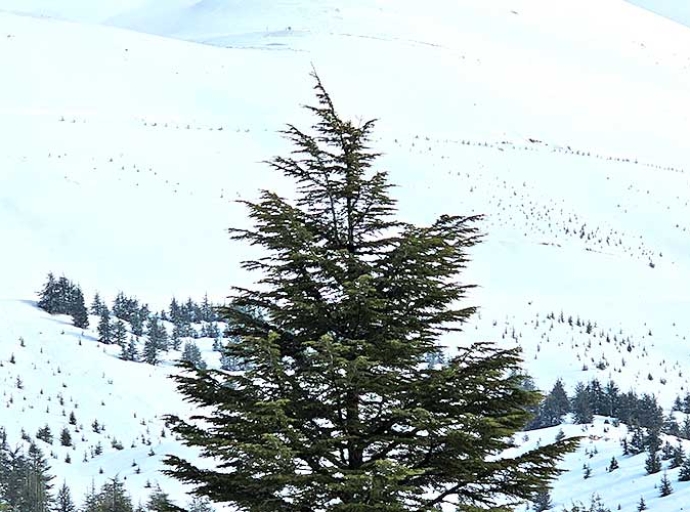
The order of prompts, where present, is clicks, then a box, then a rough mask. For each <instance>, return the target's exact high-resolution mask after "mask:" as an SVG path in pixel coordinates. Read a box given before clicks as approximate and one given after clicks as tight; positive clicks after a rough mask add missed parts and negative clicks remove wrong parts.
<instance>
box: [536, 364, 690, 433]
mask: <svg viewBox="0 0 690 512" xmlns="http://www.w3.org/2000/svg"><path fill="white" fill-rule="evenodd" d="M571 413H572V418H573V421H574V422H575V423H578V424H583V423H591V422H592V420H593V418H594V415H597V416H608V417H610V418H615V419H616V420H617V421H619V422H621V423H626V424H628V425H638V426H640V427H642V428H648V429H652V430H656V431H659V432H661V431H662V429H664V432H665V433H669V434H673V435H679V437H685V438H686V439H690V420H686V422H685V423H684V425H683V426H682V427H681V426H679V425H678V424H677V423H676V422H675V420H674V419H673V418H671V417H668V418H665V417H664V413H663V409H662V407H661V406H660V405H659V403H658V402H657V399H656V397H655V396H654V395H651V394H648V393H644V394H642V395H638V394H637V393H635V392H634V391H628V392H625V393H623V392H621V391H620V388H619V387H618V386H617V385H616V383H615V382H614V381H612V380H611V381H609V382H608V383H607V384H606V385H602V384H601V383H600V382H599V380H598V379H596V378H594V379H592V380H591V381H589V382H588V383H586V384H585V383H582V382H580V383H578V384H577V385H576V386H575V390H574V393H573V394H572V395H571V396H568V394H567V393H566V391H565V387H564V385H563V381H562V380H560V379H558V380H557V381H556V383H555V384H554V386H553V388H552V389H551V391H549V393H548V394H547V395H546V396H545V397H544V400H543V401H542V402H541V403H540V404H539V406H538V407H537V408H536V409H535V410H534V418H533V419H532V421H531V422H530V424H529V425H528V426H527V430H534V429H538V428H545V427H553V426H556V425H560V424H561V423H563V421H564V416H565V415H567V414H571ZM674 424H675V427H673V425H674ZM675 432H678V433H677V434H676V433H675ZM683 434H685V435H683Z"/></svg>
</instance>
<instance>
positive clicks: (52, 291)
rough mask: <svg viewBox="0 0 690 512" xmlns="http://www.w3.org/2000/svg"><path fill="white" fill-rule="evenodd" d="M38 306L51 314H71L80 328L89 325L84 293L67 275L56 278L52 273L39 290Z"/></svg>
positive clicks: (73, 320)
mask: <svg viewBox="0 0 690 512" xmlns="http://www.w3.org/2000/svg"><path fill="white" fill-rule="evenodd" d="M38 307H39V308H41V309H42V310H44V311H46V312H48V313H50V314H51V315H70V316H71V317H72V322H73V323H74V325H75V326H76V327H79V328H80V329H86V328H87V327H88V326H89V315H88V312H87V310H86V306H85V304H84V294H83V293H82V291H81V288H80V287H79V285H78V284H75V283H73V282H72V281H70V280H69V279H67V278H66V277H65V276H62V277H60V278H58V279H55V276H54V275H53V274H52V273H50V274H48V279H47V281H46V283H45V285H44V286H43V289H42V290H41V291H40V292H39V300H38Z"/></svg>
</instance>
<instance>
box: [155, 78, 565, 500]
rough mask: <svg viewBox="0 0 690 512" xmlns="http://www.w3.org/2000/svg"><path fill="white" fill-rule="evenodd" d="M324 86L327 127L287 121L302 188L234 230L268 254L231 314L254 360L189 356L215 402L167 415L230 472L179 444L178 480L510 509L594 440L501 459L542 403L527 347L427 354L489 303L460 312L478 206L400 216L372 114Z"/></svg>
mask: <svg viewBox="0 0 690 512" xmlns="http://www.w3.org/2000/svg"><path fill="white" fill-rule="evenodd" d="M316 91H317V96H318V99H319V105H318V106H317V107H310V109H311V111H312V112H313V113H314V114H315V115H316V117H317V124H316V126H315V127H314V128H315V134H314V135H310V134H307V133H303V132H302V131H300V130H299V129H297V128H296V127H294V126H289V127H288V128H287V130H286V131H285V132H284V134H285V135H286V137H287V138H288V139H289V140H290V141H291V142H292V143H293V144H294V146H295V150H294V152H293V156H292V157H288V158H283V157H277V158H275V159H274V160H272V161H271V162H270V165H271V166H272V167H273V168H274V169H276V170H278V171H280V172H282V173H283V174H284V175H285V176H287V177H288V178H291V179H293V180H294V181H295V182H296V183H297V194H296V199H295V200H294V201H293V202H288V201H287V200H285V199H283V198H282V197H280V196H279V195H278V194H276V193H274V192H269V191H264V192H262V195H261V199H260V201H259V202H258V203H250V202H245V204H246V206H247V207H248V209H249V212H250V217H251V219H252V221H253V222H254V229H251V230H237V229H233V230H231V234H232V237H233V238H234V239H236V240H244V241H247V242H249V243H250V244H253V245H257V246H260V247H262V248H263V249H264V250H265V251H266V253H267V254H266V256H265V257H263V258H261V259H259V260H255V261H249V262H245V264H244V267H245V268H246V269H249V270H256V271H259V272H260V273H261V276H262V277H261V280H260V287H259V288H260V289H257V290H251V289H239V288H238V289H235V295H234V296H233V297H232V303H231V305H230V306H229V307H227V308H224V309H222V310H221V311H222V314H223V315H224V316H225V319H226V320H227V321H228V324H229V329H228V334H229V335H230V336H236V337H237V338H238V340H239V341H238V342H236V343H228V345H227V349H226V351H227V353H228V355H229V356H231V357H235V358H237V359H238V360H240V361H243V362H244V363H245V364H246V367H247V368H248V369H246V370H245V371H244V372H236V373H228V372H224V371H215V370H197V369H195V368H194V367H193V365H191V364H187V365H186V369H187V370H188V372H187V373H186V374H183V375H179V376H177V377H175V379H176V381H177V384H178V387H179V389H180V391H181V392H182V393H183V394H184V395H185V397H186V398H187V400H189V401H190V402H192V403H194V404H196V405H200V406H206V407H208V409H206V410H207V411H209V412H208V413H205V414H204V415H201V413H200V415H199V416H195V417H193V418H191V419H190V420H188V421H185V420H183V419H181V418H178V417H175V416H170V417H168V418H167V419H168V421H169V422H170V423H171V424H172V425H173V430H174V432H175V433H176V434H177V435H180V436H182V437H183V438H184V440H185V442H186V444H188V445H191V446H198V447H201V448H202V449H203V453H204V455H206V456H207V457H216V458H217V459H216V460H219V461H220V466H219V468H218V469H219V470H213V469H201V468H199V467H196V466H195V465H194V464H192V463H190V462H188V461H186V460H183V459H181V458H179V457H177V456H168V457H167V458H166V463H167V465H168V468H169V469H168V470H167V471H166V472H167V474H169V475H172V476H174V477H176V478H178V479H179V480H181V481H183V482H188V483H191V484H194V485H196V487H197V488H196V493H197V494H198V495H202V496H208V497H209V498H211V499H212V500H214V501H221V502H229V503H231V504H233V506H235V507H237V508H238V509H239V510H242V511H248V512H278V511H279V512H305V511H310V512H311V511H314V510H318V511H325V512H364V511H371V512H373V511H376V512H404V511H417V512H431V511H435V510H438V507H437V506H439V505H441V504H445V503H448V502H451V501H453V500H457V501H458V502H459V504H460V508H461V509H462V508H464V509H466V510H478V509H480V508H481V509H490V508H491V507H494V510H498V509H499V505H498V503H501V504H504V503H505V502H506V501H507V502H511V503H513V502H516V501H518V500H522V499H530V498H531V497H532V496H534V495H535V493H536V492H539V491H541V490H543V489H544V486H545V485H546V484H547V483H548V481H549V480H550V479H551V478H553V477H555V476H556V475H558V474H559V470H558V469H557V467H556V465H557V462H558V460H560V458H561V457H562V455H563V454H564V453H566V452H568V451H570V450H572V449H574V448H575V446H576V444H577V442H578V441H577V440H575V439H570V440H563V441H561V442H560V443H557V444H552V445H547V446H543V447H540V448H538V449H536V450H532V451H528V452H526V453H524V454H522V455H519V456H516V457H515V458H511V459H506V458H501V457H500V455H501V454H502V453H503V452H504V450H506V449H508V448H511V447H513V446H514V442H513V441H512V435H513V434H514V433H515V432H516V431H518V430H519V429H521V428H522V427H523V426H524V425H525V424H526V423H527V421H528V420H529V417H530V414H529V413H528V412H527V409H528V408H531V407H534V406H536V405H537V404H538V403H539V401H540V398H541V397H540V395H539V393H538V392H536V391H530V390H527V389H525V388H524V386H523V384H524V377H523V376H522V375H521V373H520V371H521V363H522V361H521V358H520V355H519V351H518V350H517V349H508V350H503V349H500V348H498V347H496V346H494V345H492V344H490V343H478V344H475V345H472V346H471V347H467V348H462V349H460V350H458V351H457V352H456V353H455V354H453V355H452V356H451V357H449V358H448V360H447V364H446V365H444V366H442V367H429V366H428V365H426V364H424V361H426V360H427V358H428V357H429V355H430V354H437V353H440V352H441V351H442V348H441V347H440V346H439V345H438V339H439V336H440V335H441V334H444V333H449V332H458V331H460V329H461V325H462V323H463V322H464V321H465V320H467V318H468V317H469V316H470V315H471V314H472V313H473V312H474V308H472V307H466V308H460V309H457V304H458V302H459V301H462V299H463V297H464V295H465V292H466V290H467V289H468V288H469V287H468V286H465V285H462V284H459V282H458V274H459V273H460V271H461V270H462V269H463V268H464V267H465V265H466V263H467V261H468V259H467V249H468V248H469V247H472V246H473V245H474V244H476V243H477V242H478V241H479V234H478V231H477V228H476V227H475V223H476V221H478V220H479V217H456V216H448V215H443V216H441V217H440V218H438V219H437V220H436V221H434V222H433V223H432V224H431V225H430V226H426V227H419V226H414V225H410V224H406V223H403V222H399V221H397V220H395V219H394V214H395V212H396V208H395V201H394V200H393V199H392V198H391V197H390V195H389V189H390V188H391V185H390V184H389V183H388V178H387V175H386V173H384V172H376V171H373V170H372V165H373V163H374V160H375V158H376V157H377V156H378V155H377V154H376V153H373V152H371V151H370V150H369V149H368V146H367V145H368V140H369V139H370V137H371V131H372V129H373V126H374V123H373V121H370V122H367V123H364V124H363V125H361V126H355V125H353V124H352V123H350V122H348V121H344V120H342V119H340V118H339V117H338V115H337V114H336V112H335V110H334V108H333V105H332V103H331V100H330V98H329V96H328V95H327V94H326V92H325V90H324V89H323V87H322V86H321V83H320V82H319V81H318V79H317V86H316ZM254 310H258V311H260V312H261V314H260V315H255V314H253V313H252V312H253V311H254ZM197 420H202V421H197ZM500 509H505V507H503V506H501V507H500Z"/></svg>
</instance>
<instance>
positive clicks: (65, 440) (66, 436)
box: [60, 427, 72, 446]
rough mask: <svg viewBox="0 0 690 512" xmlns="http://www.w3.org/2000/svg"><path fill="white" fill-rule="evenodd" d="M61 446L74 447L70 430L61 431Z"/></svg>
mask: <svg viewBox="0 0 690 512" xmlns="http://www.w3.org/2000/svg"><path fill="white" fill-rule="evenodd" d="M60 444H61V445H62V446H72V434H70V433H69V429H68V428H67V427H64V428H63V429H62V430H61V431H60Z"/></svg>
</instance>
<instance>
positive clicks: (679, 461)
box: [668, 440, 685, 469]
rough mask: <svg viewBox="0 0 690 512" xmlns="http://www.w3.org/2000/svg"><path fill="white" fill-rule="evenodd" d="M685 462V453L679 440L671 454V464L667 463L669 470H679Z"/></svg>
mask: <svg viewBox="0 0 690 512" xmlns="http://www.w3.org/2000/svg"><path fill="white" fill-rule="evenodd" d="M684 462H685V452H684V451H683V445H681V443H680V440H679V441H678V444H677V445H676V446H675V447H674V448H673V454H672V455H671V462H670V463H669V466H668V467H669V468H670V469H674V468H679V467H681V466H682V465H683V463H684Z"/></svg>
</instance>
